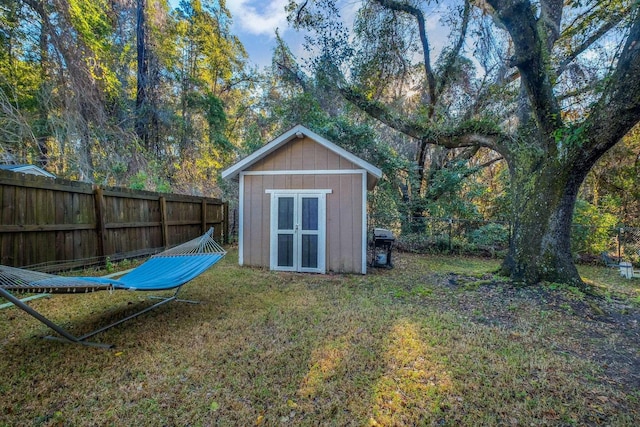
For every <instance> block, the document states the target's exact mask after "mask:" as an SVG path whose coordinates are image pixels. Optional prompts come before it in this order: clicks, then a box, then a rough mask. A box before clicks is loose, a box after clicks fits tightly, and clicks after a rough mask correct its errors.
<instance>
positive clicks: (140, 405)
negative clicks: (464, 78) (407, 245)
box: [0, 251, 640, 426]
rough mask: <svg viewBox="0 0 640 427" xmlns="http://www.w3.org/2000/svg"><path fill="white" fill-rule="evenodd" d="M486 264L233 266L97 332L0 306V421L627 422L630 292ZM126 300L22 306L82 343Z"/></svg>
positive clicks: (130, 304) (442, 260) (638, 295)
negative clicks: (103, 345)
mask: <svg viewBox="0 0 640 427" xmlns="http://www.w3.org/2000/svg"><path fill="white" fill-rule="evenodd" d="M497 266H498V261H496V260H483V259H475V258H452V257H441V256H424V255H412V254H399V255H398V257H397V261H396V268H395V269H393V270H377V271H373V272H372V273H371V274H369V275H367V276H360V275H326V276H320V275H302V274H290V273H275V272H270V271H266V270H261V269H251V268H240V267H238V266H237V253H236V252H235V251H231V253H230V254H229V255H228V256H227V258H226V259H225V260H223V261H222V262H221V263H219V264H218V265H216V266H215V267H213V268H212V269H211V270H210V271H208V272H207V273H205V274H204V275H202V276H201V277H200V278H198V279H196V280H195V281H194V282H192V283H190V284H188V285H186V286H185V287H184V289H183V290H182V296H183V297H185V298H189V299H198V300H202V301H203V303H202V304H199V305H187V304H181V303H172V304H168V305H166V306H163V307H161V308H160V309H158V310H155V311H153V312H150V313H147V314H145V315H143V316H141V317H139V318H137V319H135V320H133V321H131V322H128V323H126V324H124V325H121V326H119V327H116V328H114V329H112V330H109V331H107V332H106V333H103V334H100V335H99V336H97V337H95V339H96V340H99V341H103V342H108V343H114V344H116V348H115V349H114V350H101V349H95V348H87V347H82V346H76V345H69V344H64V343H59V342H55V341H46V340H41V339H37V338H34V337H36V336H40V335H45V334H48V333H49V331H48V330H47V328H46V327H44V326H43V325H41V324H40V323H38V322H37V321H35V320H34V319H32V318H31V317H30V316H27V315H26V313H24V312H22V311H19V310H17V309H14V308H11V309H5V310H2V311H0V372H1V374H0V426H4V425H7V426H14V425H28V426H31V425H35V426H39V425H44V426H53V425H72V426H75V425H118V426H119V425H138V426H146V425H149V426H159V425H192V426H199V425H202V426H213V425H221V426H236V425H238V426H254V425H265V426H280V425H285V426H288V425H291V426H299V425H313V426H315V425H336V426H344V425H353V426H377V425H380V426H400V425H409V426H413V425H427V426H429V425H437V426H478V425H514V426H515V425H523V426H525V425H526V426H530V425H534V426H535V425H558V426H567V425H568V426H570V425H579V426H583V425H613V426H637V425H640V332H639V329H638V328H639V326H638V321H639V320H640V314H639V312H640V310H639V307H640V280H624V279H621V278H619V277H618V273H617V272H616V271H614V270H606V269H604V268H601V267H583V268H581V274H583V276H584V278H585V280H586V281H588V282H589V283H591V284H593V285H594V287H595V288H597V289H598V292H599V293H600V294H601V295H602V296H600V297H594V296H590V295H585V294H583V293H582V292H580V291H579V290H578V289H575V288H569V287H565V286H561V285H556V284H547V285H544V286H538V287H530V288H517V287H514V286H512V285H511V284H510V283H509V282H507V281H505V280H503V279H501V278H498V277H495V276H494V275H493V274H492V272H493V271H494V270H495V269H496V268H497ZM144 297H145V295H144V294H135V293H128V292H124V291H119V292H114V293H112V294H110V293H109V292H97V293H94V294H90V295H59V296H54V297H52V298H50V299H39V300H36V301H33V302H31V305H32V306H33V307H35V308H36V309H38V310H40V311H41V312H43V313H45V314H46V315H48V316H50V317H51V318H53V319H54V320H56V321H57V322H59V323H61V324H63V325H64V326H65V327H66V328H68V329H69V330H71V331H72V332H73V333H76V334H81V333H83V332H86V331H88V330H91V329H95V328H96V327H98V326H100V325H102V324H105V323H106V322H108V321H110V320H113V318H115V317H117V316H121V315H123V314H124V313H125V312H127V311H130V310H132V308H137V307H139V306H141V305H142V304H149V302H148V301H147V300H146V299H145V298H144Z"/></svg>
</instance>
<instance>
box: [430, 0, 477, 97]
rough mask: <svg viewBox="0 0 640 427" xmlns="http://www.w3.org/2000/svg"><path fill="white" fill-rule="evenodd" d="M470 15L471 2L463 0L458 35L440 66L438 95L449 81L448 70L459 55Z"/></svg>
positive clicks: (449, 74)
mask: <svg viewBox="0 0 640 427" xmlns="http://www.w3.org/2000/svg"><path fill="white" fill-rule="evenodd" d="M470 15H471V3H470V0H465V2H464V10H463V11H462V25H461V28H460V34H459V35H458V40H457V41H456V44H455V45H454V47H453V49H452V50H451V52H449V53H448V54H447V56H446V60H445V64H444V67H443V68H442V74H441V82H440V87H439V88H438V91H437V93H438V95H439V94H441V93H442V92H443V91H444V89H445V88H446V86H447V84H448V83H449V81H450V76H451V75H452V73H450V72H449V70H450V69H451V68H452V67H453V64H454V63H455V61H456V60H457V59H458V57H459V56H460V50H461V49H462V46H464V40H465V38H466V37H467V28H469V17H470Z"/></svg>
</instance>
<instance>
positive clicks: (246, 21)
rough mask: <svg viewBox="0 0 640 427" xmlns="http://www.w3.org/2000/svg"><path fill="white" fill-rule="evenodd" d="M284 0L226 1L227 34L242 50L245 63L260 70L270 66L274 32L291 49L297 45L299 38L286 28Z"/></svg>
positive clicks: (294, 32) (299, 41) (293, 31)
mask: <svg viewBox="0 0 640 427" xmlns="http://www.w3.org/2000/svg"><path fill="white" fill-rule="evenodd" d="M287 2H288V0H228V1H227V8H228V9H229V11H230V12H231V16H232V18H233V26H232V27H231V32H232V33H233V34H235V35H236V36H237V37H238V38H239V39H240V41H241V42H242V44H243V45H244V48H245V49H246V51H247V53H248V55H249V60H250V62H251V63H253V64H254V65H257V66H259V67H260V68H262V67H263V66H266V65H269V64H270V63H271V55H272V53H273V49H274V48H275V34H276V29H279V31H280V36H282V37H283V38H284V39H285V40H286V41H287V42H288V43H290V42H291V41H294V42H295V43H294V45H296V46H290V47H291V49H292V50H293V49H294V48H298V46H299V45H300V44H301V42H302V40H301V36H300V35H299V34H296V31H295V30H293V29H291V28H289V27H288V24H287V15H286V13H285V10H284V8H285V6H286V4H287Z"/></svg>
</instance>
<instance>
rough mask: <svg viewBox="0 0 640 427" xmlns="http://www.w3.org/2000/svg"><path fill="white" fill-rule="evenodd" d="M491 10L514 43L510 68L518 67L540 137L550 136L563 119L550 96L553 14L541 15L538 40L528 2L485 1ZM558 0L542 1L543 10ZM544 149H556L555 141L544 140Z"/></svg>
mask: <svg viewBox="0 0 640 427" xmlns="http://www.w3.org/2000/svg"><path fill="white" fill-rule="evenodd" d="M488 2H489V4H490V5H491V6H492V7H493V8H494V10H495V11H496V14H495V15H494V16H495V17H496V18H497V19H498V20H499V21H500V22H501V23H502V24H503V25H504V26H505V28H506V29H507V31H508V32H509V34H510V35H511V40H512V41H513V45H514V50H515V55H514V57H513V58H512V61H511V65H512V66H515V67H518V69H519V70H520V76H521V81H522V84H523V85H524V88H525V90H526V93H527V97H528V98H529V101H530V102H531V106H532V113H533V115H534V117H535V120H536V122H537V124H538V127H539V128H540V130H541V131H542V134H543V135H553V132H554V131H555V130H556V129H558V128H560V127H562V118H561V115H560V108H559V105H558V102H557V100H556V98H555V96H554V94H553V85H552V81H551V76H550V73H551V70H550V67H549V64H548V61H547V60H546V59H545V58H548V54H549V49H548V45H549V43H550V41H551V40H554V37H555V35H554V34H555V30H554V27H553V23H554V22H555V21H554V17H555V16H556V15H555V14H554V13H555V12H557V11H553V10H547V11H546V12H543V14H542V15H541V19H543V21H544V22H543V24H542V28H543V29H544V30H545V31H544V34H546V39H541V37H542V36H543V34H541V33H543V32H542V31H539V30H538V21H537V20H536V17H535V13H534V10H533V7H532V5H531V3H530V2H529V1H528V0H488ZM558 4H560V10H561V5H562V3H561V1H560V0H549V1H548V2H545V8H547V9H552V7H558V6H557V5H558ZM544 142H546V145H547V149H549V150H553V149H555V144H554V142H555V141H552V140H547V141H544Z"/></svg>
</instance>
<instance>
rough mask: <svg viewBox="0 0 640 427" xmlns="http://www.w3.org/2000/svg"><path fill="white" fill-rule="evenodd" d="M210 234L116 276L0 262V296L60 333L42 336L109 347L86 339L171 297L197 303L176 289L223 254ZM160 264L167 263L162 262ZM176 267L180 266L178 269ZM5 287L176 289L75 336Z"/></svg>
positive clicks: (30, 288) (215, 261) (155, 256)
mask: <svg viewBox="0 0 640 427" xmlns="http://www.w3.org/2000/svg"><path fill="white" fill-rule="evenodd" d="M212 236H213V228H211V229H210V230H209V231H208V232H207V233H205V234H204V235H203V236H201V237H199V238H197V239H193V240H191V241H189V242H187V243H183V244H182V245H179V246H176V247H175V248H172V249H169V250H167V251H165V252H162V253H160V254H157V255H154V256H153V257H152V258H150V259H149V261H147V262H145V263H144V264H142V265H140V266H139V267H137V268H135V269H133V270H131V271H130V272H126V274H125V275H124V276H122V277H121V278H120V279H119V280H111V279H106V278H96V277H62V276H55V275H51V274H45V273H37V272H30V271H28V270H22V269H17V268H13V267H5V266H0V296H1V297H3V298H5V299H6V300H8V301H9V302H11V303H13V304H14V305H15V306H16V307H17V308H20V309H21V310H23V311H25V312H26V313H28V314H29V315H31V316H32V317H34V318H35V319H37V320H38V321H40V322H41V323H43V324H44V325H46V326H48V327H49V328H51V329H52V330H53V331H55V332H56V333H57V334H58V335H60V336H52V335H47V336H44V337H43V338H45V339H49V340H55V341H62V342H70V343H74V344H81V345H85V346H90V347H100V348H113V347H114V345H113V344H105V343H99V342H93V341H87V340H88V339H89V338H91V337H93V336H95V335H97V334H99V333H101V332H104V331H106V330H108V329H111V328H113V327H115V326H118V325H120V324H122V323H124V322H127V321H128V320H131V319H134V318H136V317H138V316H140V315H142V314H144V313H147V312H149V311H151V310H154V309H156V308H158V307H160V306H162V305H164V304H167V303H169V302H171V301H177V302H185V303H189V304H198V303H199V301H194V300H185V299H179V298H178V293H179V292H180V289H181V288H182V286H183V285H184V284H186V283H187V282H189V281H191V280H192V279H194V278H195V277H197V276H199V275H200V274H201V273H203V272H204V271H205V270H207V269H209V268H210V267H211V266H213V265H214V264H216V263H217V262H218V261H219V260H220V259H222V258H223V257H224V256H225V255H226V251H225V250H224V249H222V247H221V246H220V245H218V244H217V243H216V242H215V241H214V240H213V237H212ZM162 264H168V265H164V266H162ZM191 267H193V268H191ZM179 268H182V270H180V269H179ZM186 268H191V270H189V271H187V270H185V269H186ZM149 273H152V274H153V276H150V275H149ZM154 273H155V274H154ZM33 279H36V280H33ZM8 289H9V290H28V291H31V292H34V291H44V292H70V291H74V292H75V290H77V289H82V290H84V291H85V292H86V291H89V290H114V289H116V290H117V289H123V290H134V291H158V290H167V289H176V291H175V292H174V294H173V295H171V296H168V297H162V296H151V297H150V298H153V299H159V300H160V301H159V302H157V303H155V304H153V305H151V306H149V307H146V308H144V309H142V310H140V311H137V312H135V313H133V314H131V315H129V316H126V317H124V318H122V319H120V320H117V321H115V322H113V323H111V324H109V325H107V326H103V327H101V328H99V329H96V330H94V331H91V332H89V333H86V334H84V335H81V336H75V335H73V334H71V333H70V332H69V331H67V330H66V329H64V328H62V327H61V326H60V325H58V324H57V323H55V322H53V321H52V320H51V319H49V318H47V317H45V316H44V315H42V314H41V313H40V312H38V311H37V310H35V309H34V308H33V307H31V306H29V305H28V304H26V303H25V302H24V301H22V300H21V299H19V298H17V297H16V296H14V295H13V294H12V293H11V292H9V290H8Z"/></svg>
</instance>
